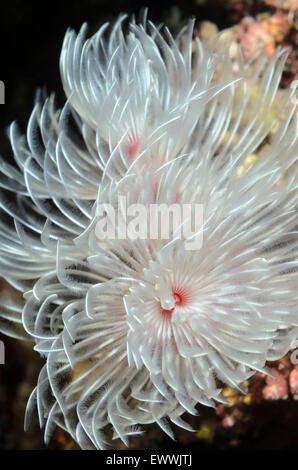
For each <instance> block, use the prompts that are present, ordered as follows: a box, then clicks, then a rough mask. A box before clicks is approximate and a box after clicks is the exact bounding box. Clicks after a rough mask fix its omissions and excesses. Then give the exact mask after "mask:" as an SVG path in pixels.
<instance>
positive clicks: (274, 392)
mask: <svg viewBox="0 0 298 470" xmlns="http://www.w3.org/2000/svg"><path fill="white" fill-rule="evenodd" d="M272 374H273V376H274V377H266V384H267V385H266V386H265V387H264V388H263V396H264V398H265V400H278V399H280V398H285V397H287V393H288V381H287V379H286V378H285V377H284V375H283V374H282V373H280V372H278V370H276V369H273V370H272Z"/></svg>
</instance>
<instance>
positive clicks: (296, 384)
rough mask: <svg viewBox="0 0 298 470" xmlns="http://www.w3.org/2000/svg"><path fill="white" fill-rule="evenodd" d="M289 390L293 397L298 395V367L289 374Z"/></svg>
mask: <svg viewBox="0 0 298 470" xmlns="http://www.w3.org/2000/svg"><path fill="white" fill-rule="evenodd" d="M289 385H290V390H291V393H292V394H293V395H298V365H296V366H295V367H294V369H293V370H292V371H291V373H290V377H289Z"/></svg>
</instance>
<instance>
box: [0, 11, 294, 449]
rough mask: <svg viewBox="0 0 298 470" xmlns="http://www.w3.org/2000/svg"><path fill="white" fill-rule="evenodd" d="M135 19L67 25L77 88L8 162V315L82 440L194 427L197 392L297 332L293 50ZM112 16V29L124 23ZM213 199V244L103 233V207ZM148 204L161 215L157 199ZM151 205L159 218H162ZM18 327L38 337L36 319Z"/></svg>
mask: <svg viewBox="0 0 298 470" xmlns="http://www.w3.org/2000/svg"><path fill="white" fill-rule="evenodd" d="M123 21H124V17H123V16H121V17H120V18H119V19H118V20H117V21H116V23H115V25H114V26H113V27H112V28H110V27H109V25H107V24H105V25H104V26H102V27H101V29H100V30H99V32H98V33H97V34H95V35H94V36H93V37H91V38H90V39H86V38H85V34H86V26H83V28H82V29H81V31H80V33H79V34H78V35H76V34H75V33H74V32H73V31H68V32H67V34H66V37H65V41H64V44H63V48H62V53H61V62H60V65H61V75H62V81H63V85H64V89H65V92H66V95H67V102H66V104H65V106H64V107H63V108H62V109H61V110H60V109H56V108H55V104H54V97H53V96H51V97H50V98H48V99H47V100H45V101H41V100H40V99H37V102H36V105H35V107H34V110H33V112H32V115H31V118H30V121H29V124H28V130H27V136H26V137H24V136H22V135H21V134H20V133H19V131H18V128H17V126H16V124H12V125H11V127H10V139H11V144H12V148H13V152H14V156H15V160H16V164H17V167H15V166H11V165H8V164H6V163H5V162H2V163H1V175H0V185H1V188H2V191H1V197H0V206H1V222H0V228H1V233H0V250H1V257H0V269H1V274H2V276H3V277H4V278H5V279H6V280H7V281H8V282H10V283H11V284H12V285H13V286H14V287H15V288H16V289H18V290H20V291H21V292H23V297H24V305H23V307H20V306H18V305H14V304H13V302H12V301H11V300H7V299H5V298H4V297H3V298H1V311H0V321H1V328H2V330H3V331H5V332H6V333H7V334H11V335H14V336H17V337H18V336H27V337H30V338H31V339H33V340H34V341H35V347H34V349H35V350H36V351H38V352H39V353H40V354H41V355H42V356H43V357H44V358H45V366H44V367H43V369H42V370H41V372H40V375H39V379H38V384H37V387H36V389H35V390H34V391H33V393H32V395H31V397H30V399H29V402H28V406H27V413H26V426H27V425H28V424H29V421H30V415H31V413H32V412H33V410H34V409H35V405H36V406H37V409H38V415H39V420H40V425H41V426H45V440H46V442H48V441H49V439H50V437H51V434H52V432H53V430H54V428H55V427H56V426H57V425H58V426H60V427H62V428H63V429H65V430H66V431H67V432H69V433H70V435H71V436H72V437H73V439H74V440H75V441H77V442H78V443H79V445H80V446H81V447H82V448H84V449H85V448H86V449H89V448H91V449H94V448H95V449H101V448H104V447H105V445H106V444H107V443H108V442H109V441H110V434H109V432H110V431H109V430H111V429H112V430H113V437H114V438H118V437H120V438H121V439H122V440H123V441H124V442H125V443H126V444H128V437H129V436H130V435H132V434H138V433H140V432H142V431H141V428H140V425H144V424H147V423H152V422H154V423H158V425H159V426H160V427H161V428H162V429H163V430H164V431H165V432H166V433H168V434H169V435H170V436H173V433H172V429H171V426H170V424H171V423H174V424H176V425H179V426H182V427H184V428H185V429H191V428H190V426H189V425H188V424H187V422H185V421H184V420H182V418H181V416H182V415H183V413H185V412H186V411H187V412H189V413H192V414H196V413H197V410H196V406H197V404H202V405H206V406H214V400H215V401H222V402H224V398H223V397H222V395H221V384H229V385H230V386H232V387H235V388H238V389H240V390H241V383H242V382H243V381H244V380H245V379H247V378H249V377H250V376H252V375H253V374H254V373H255V371H263V372H265V373H268V371H267V369H266V361H268V360H272V359H277V358H280V357H282V356H283V355H284V354H285V353H287V352H288V351H289V349H291V348H292V347H293V344H294V342H295V341H296V340H297V337H298V314H297V287H298V281H297V248H298V234H297V230H296V226H297V168H298V167H297V141H298V137H297V117H296V114H295V105H294V104H293V103H291V100H290V99H289V98H290V96H289V93H288V92H284V94H283V96H282V97H279V96H278V99H277V98H276V96H277V92H278V85H279V80H280V77H281V73H282V70H283V67H284V63H285V59H286V55H285V52H283V51H279V50H278V51H276V53H275V55H274V56H273V58H272V59H271V60H270V61H268V59H267V58H266V57H263V56H258V57H256V58H255V59H254V60H253V61H251V62H250V63H245V62H244V61H243V60H242V58H241V54H240V53H239V55H238V57H237V60H235V61H232V60H230V58H229V54H228V53H227V51H226V49H225V47H223V46H221V45H220V41H217V42H216V44H215V45H214V46H213V47H211V46H209V45H208V46H207V45H204V44H202V43H201V42H200V41H199V39H198V38H195V39H193V22H190V23H189V25H188V26H187V27H186V28H184V29H183V30H182V31H181V33H180V34H179V35H178V37H177V38H173V37H172V35H171V34H170V32H169V31H168V30H167V29H164V30H163V31H162V30H161V28H157V27H156V26H154V25H153V24H152V23H150V22H147V20H146V18H145V19H144V21H143V23H142V24H136V23H135V22H134V21H131V22H130V24H129V32H128V34H127V35H126V36H125V35H124V34H123V30H122V23H123ZM109 28H110V29H109ZM120 196H121V197H125V198H126V201H127V203H128V204H142V206H143V207H145V208H148V207H149V206H150V204H165V205H168V206H170V205H172V204H176V206H178V207H182V206H183V205H184V204H188V205H190V206H191V207H194V206H195V205H196V204H202V205H203V208H204V223H203V226H202V227H200V228H199V230H198V232H197V233H196V234H195V237H196V236H201V235H202V236H203V244H202V246H201V247H200V248H199V249H197V250H196V251H187V250H186V249H185V241H186V240H185V239H184V238H183V237H180V238H179V237H177V233H176V232H174V231H173V230H172V231H170V232H169V239H163V238H161V237H159V238H157V239H150V238H146V239H141V238H137V239H134V240H132V239H130V238H126V239H121V240H119V239H105V240H102V239H100V238H99V237H98V236H97V231H96V226H97V223H98V221H99V216H98V213H99V212H98V208H99V207H101V205H103V204H109V206H110V207H112V208H114V209H115V210H117V209H118V208H119V207H118V206H119V202H118V201H119V197H120ZM149 214H150V213H149ZM149 218H150V216H149ZM21 325H22V326H23V327H24V331H25V333H22V329H21Z"/></svg>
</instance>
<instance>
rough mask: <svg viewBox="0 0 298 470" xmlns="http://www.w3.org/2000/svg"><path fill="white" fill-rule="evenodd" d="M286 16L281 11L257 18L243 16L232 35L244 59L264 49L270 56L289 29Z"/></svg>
mask: <svg viewBox="0 0 298 470" xmlns="http://www.w3.org/2000/svg"><path fill="white" fill-rule="evenodd" d="M290 27H291V25H290V23H289V19H288V16H287V15H286V14H284V13H282V12H277V13H275V14H274V15H272V16H270V15H269V14H262V15H258V16H257V19H256V20H255V19H254V18H251V17H246V18H243V20H242V21H241V22H240V24H239V25H237V26H236V27H235V28H234V31H233V35H234V37H235V39H236V40H237V41H238V42H239V43H240V45H241V49H242V52H243V55H244V57H245V58H246V59H250V58H251V57H253V56H254V55H255V54H256V53H257V52H258V51H261V50H264V51H265V52H266V54H267V55H268V57H272V55H273V53H274V51H275V47H276V44H278V43H281V42H282V41H283V39H284V38H285V36H286V34H287V33H288V32H289V30H290Z"/></svg>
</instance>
